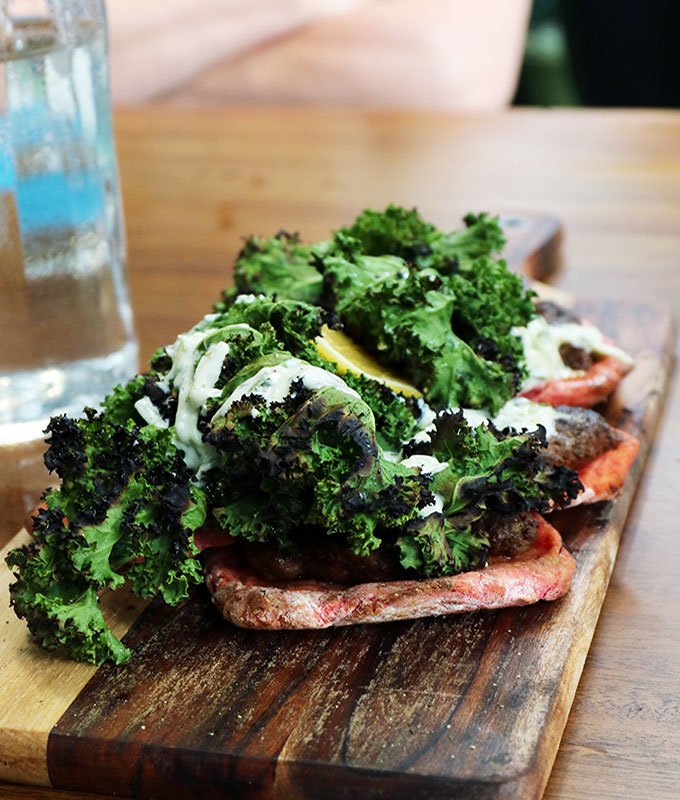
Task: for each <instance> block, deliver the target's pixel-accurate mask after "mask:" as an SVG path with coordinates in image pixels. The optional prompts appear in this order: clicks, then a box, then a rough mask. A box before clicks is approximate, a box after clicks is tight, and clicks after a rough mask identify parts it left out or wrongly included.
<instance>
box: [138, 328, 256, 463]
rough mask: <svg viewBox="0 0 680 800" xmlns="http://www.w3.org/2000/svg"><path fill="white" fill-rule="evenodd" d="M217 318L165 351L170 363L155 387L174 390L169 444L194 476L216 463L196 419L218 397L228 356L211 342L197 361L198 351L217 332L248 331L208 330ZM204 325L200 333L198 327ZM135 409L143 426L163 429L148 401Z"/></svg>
mask: <svg viewBox="0 0 680 800" xmlns="http://www.w3.org/2000/svg"><path fill="white" fill-rule="evenodd" d="M218 316H219V315H217V314H208V315H207V316H206V317H204V318H203V320H202V321H201V322H200V323H199V324H198V325H197V326H195V327H194V328H192V329H191V330H190V331H188V333H182V334H180V335H179V336H178V337H177V339H176V340H175V341H174V342H173V343H172V344H171V345H168V347H166V349H165V351H166V353H167V355H168V356H169V357H170V358H171V359H172V367H171V368H170V370H169V372H168V373H167V374H166V375H164V376H163V378H162V379H161V380H159V381H158V382H157V383H158V386H159V387H160V388H161V389H163V391H165V392H170V391H171V389H172V388H175V389H177V392H178V397H177V415H176V417H175V424H174V426H173V442H174V443H175V446H176V447H177V449H178V450H181V451H182V453H183V454H184V460H185V462H186V464H187V466H188V467H190V468H191V469H194V470H197V472H198V476H199V477H200V475H201V473H202V472H204V471H206V470H208V469H210V468H211V467H213V466H215V465H216V464H218V463H219V456H218V454H217V451H216V450H215V448H214V447H213V446H212V445H209V444H207V443H206V442H204V441H203V440H202V437H201V433H200V431H199V430H198V418H199V415H200V413H201V411H205V409H206V405H207V403H208V401H209V400H211V399H213V398H215V397H219V396H220V390H219V389H217V388H216V384H217V381H218V380H219V377H220V373H221V372H222V365H223V364H224V359H225V358H226V357H227V355H228V354H229V344H228V343H227V342H214V343H213V344H211V345H210V346H209V347H208V348H207V350H206V351H205V353H203V354H201V355H200V357H199V353H198V348H199V347H200V345H201V343H202V342H203V341H205V339H207V338H208V337H209V336H212V334H214V333H216V332H218V331H219V330H228V329H229V328H239V329H243V328H248V327H249V326H248V325H245V324H243V323H237V324H234V325H228V326H226V327H225V328H213V327H210V323H211V322H213V321H214V320H215V319H217V317H218ZM204 325H207V327H204V328H203V329H199V327H200V326H204ZM135 408H136V409H137V411H138V412H139V413H140V415H141V416H142V418H143V419H144V421H145V422H147V423H148V424H149V425H155V426H156V427H157V428H167V427H168V421H167V420H165V419H163V417H162V416H161V414H160V413H159V411H158V409H157V408H156V406H154V404H153V403H152V402H151V400H150V399H149V398H148V397H143V398H141V399H140V400H138V401H137V402H136V403H135Z"/></svg>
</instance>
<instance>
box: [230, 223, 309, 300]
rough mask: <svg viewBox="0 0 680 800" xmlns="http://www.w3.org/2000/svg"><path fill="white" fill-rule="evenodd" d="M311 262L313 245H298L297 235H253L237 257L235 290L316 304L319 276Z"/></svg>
mask: <svg viewBox="0 0 680 800" xmlns="http://www.w3.org/2000/svg"><path fill="white" fill-rule="evenodd" d="M313 262H314V252H313V248H312V247H311V246H310V245H304V244H301V243H300V239H299V237H298V235H297V234H289V233H286V232H285V231H280V232H279V233H277V234H276V236H273V237H271V238H269V239H265V238H262V237H259V236H253V237H251V238H249V239H248V240H247V241H246V243H245V246H244V247H243V249H242V250H241V252H240V253H239V255H238V258H237V260H236V266H235V269H234V279H235V282H236V289H237V292H238V293H239V294H267V295H274V294H275V295H277V296H279V297H287V298H290V299H292V300H301V301H303V302H305V303H318V301H319V295H320V293H321V281H322V278H321V275H320V274H319V273H318V272H317V270H316V268H315V267H314V264H313ZM225 299H228V296H226V297H225Z"/></svg>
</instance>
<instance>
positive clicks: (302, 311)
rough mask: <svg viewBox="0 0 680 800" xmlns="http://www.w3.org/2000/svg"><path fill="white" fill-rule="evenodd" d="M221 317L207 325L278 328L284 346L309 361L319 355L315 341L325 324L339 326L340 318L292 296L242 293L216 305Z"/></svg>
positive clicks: (281, 343) (277, 334) (278, 335)
mask: <svg viewBox="0 0 680 800" xmlns="http://www.w3.org/2000/svg"><path fill="white" fill-rule="evenodd" d="M215 311H216V312H217V314H218V316H217V317H216V318H212V319H210V320H209V321H208V322H206V323H205V325H206V327H207V326H208V325H210V326H211V327H222V326H225V325H235V324H245V325H249V326H250V327H251V328H255V329H257V330H259V331H262V330H263V326H266V327H269V328H270V329H271V330H273V331H274V334H275V337H276V339H277V340H278V342H280V349H285V350H287V351H289V352H290V353H292V354H293V355H295V356H297V357H299V358H304V359H305V360H309V359H310V358H318V356H317V354H316V347H315V346H314V344H313V340H314V339H315V338H316V337H317V336H319V334H320V333H321V328H322V327H323V326H324V325H329V326H330V327H335V326H336V325H337V320H336V318H335V317H334V316H333V315H331V314H329V313H328V312H326V311H325V310H324V309H322V308H319V307H318V306H314V305H310V304H309V303H305V302H302V301H296V300H291V299H288V298H278V297H266V296H264V295H262V296H257V297H255V296H240V297H238V298H235V299H234V301H233V302H231V303H225V302H222V303H218V304H217V305H216V306H215Z"/></svg>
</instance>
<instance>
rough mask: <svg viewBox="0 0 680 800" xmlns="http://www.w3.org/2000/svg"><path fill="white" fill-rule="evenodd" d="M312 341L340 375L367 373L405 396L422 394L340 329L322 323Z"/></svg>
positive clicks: (420, 395)
mask: <svg viewBox="0 0 680 800" xmlns="http://www.w3.org/2000/svg"><path fill="white" fill-rule="evenodd" d="M314 343H315V344H316V348H317V350H318V351H319V355H320V356H321V358H323V359H325V360H326V361H333V362H334V363H335V364H337V365H338V372H339V373H340V375H342V374H343V373H345V372H354V373H355V374H359V375H367V376H368V377H369V378H373V379H374V380H376V381H380V383H384V384H385V385H386V386H389V387H390V389H394V391H395V392H401V393H402V394H404V395H406V396H407V397H422V396H423V395H422V392H419V391H418V390H417V389H416V387H415V386H412V385H411V384H410V383H407V382H406V381H404V380H403V379H402V378H400V377H399V375H397V374H396V373H395V372H392V370H390V369H389V368H388V367H383V365H382V364H379V363H378V362H377V361H376V360H375V358H373V356H372V355H370V353H367V352H366V351H365V350H364V349H363V348H362V347H360V346H359V345H358V344H356V343H355V342H353V341H352V340H351V339H350V338H349V336H347V334H345V333H343V332H342V331H333V330H331V329H330V328H328V327H327V326H325V325H324V327H323V328H322V329H321V336H317V337H316V339H315V340H314Z"/></svg>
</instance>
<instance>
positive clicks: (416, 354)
mask: <svg viewBox="0 0 680 800" xmlns="http://www.w3.org/2000/svg"><path fill="white" fill-rule="evenodd" d="M324 269H325V277H324V294H325V297H326V298H328V301H329V302H330V303H331V307H332V308H333V310H334V311H335V312H336V313H337V314H338V316H339V317H340V319H341V320H342V322H343V324H344V325H345V328H346V329H347V331H348V333H349V334H350V336H352V337H353V338H354V339H356V340H357V341H359V342H361V343H362V344H363V345H364V346H365V347H366V349H367V350H369V351H371V352H373V353H374V354H375V355H376V357H377V358H378V359H379V360H380V361H382V362H383V363H386V364H389V365H390V366H393V367H395V368H396V369H397V370H399V371H400V372H401V373H402V374H404V375H405V376H407V377H408V378H409V379H410V380H411V381H412V382H413V383H414V384H415V385H416V386H417V387H418V388H419V389H420V390H421V391H422V392H423V393H424V394H425V397H426V398H427V401H428V403H430V404H431V405H433V406H434V407H437V408H449V407H452V406H465V407H468V408H482V407H486V408H490V409H495V410H498V409H500V407H501V406H502V405H503V404H504V403H505V402H506V401H507V400H508V399H509V398H510V397H511V396H512V395H513V394H514V393H515V390H516V388H517V377H516V375H515V374H514V372H508V371H506V369H505V368H504V367H503V365H501V364H498V363H495V362H493V361H487V360H485V359H484V358H482V357H481V356H479V355H477V354H476V353H475V352H474V350H473V349H472V347H471V346H470V345H469V344H468V343H467V342H465V341H463V340H462V339H461V338H460V337H458V336H456V334H455V333H454V332H453V330H452V328H451V319H452V316H453V313H454V310H455V308H456V297H455V295H454V294H453V292H452V291H451V289H450V288H449V287H448V286H447V285H446V284H444V283H443V281H442V278H441V277H440V276H439V275H438V274H437V273H436V272H434V271H433V270H420V271H418V270H415V269H413V268H409V267H408V266H407V265H406V264H405V263H404V262H403V261H401V260H400V259H397V258H395V257H393V256H386V257H384V258H374V257H368V256H358V257H357V259H356V263H352V262H349V261H346V260H344V259H341V258H338V257H332V258H329V259H327V260H326V261H325V262H324Z"/></svg>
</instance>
